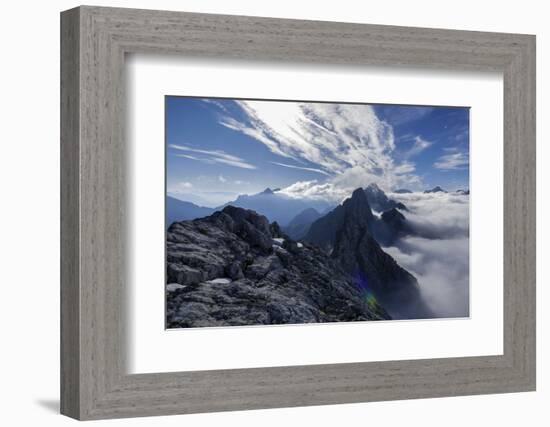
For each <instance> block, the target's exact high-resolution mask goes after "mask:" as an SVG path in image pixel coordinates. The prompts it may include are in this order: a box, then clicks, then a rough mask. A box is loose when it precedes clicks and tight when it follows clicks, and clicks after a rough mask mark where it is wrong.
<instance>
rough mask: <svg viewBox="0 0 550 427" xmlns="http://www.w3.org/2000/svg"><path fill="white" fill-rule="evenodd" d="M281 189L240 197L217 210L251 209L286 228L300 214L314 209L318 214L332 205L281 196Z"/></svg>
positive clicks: (266, 190)
mask: <svg viewBox="0 0 550 427" xmlns="http://www.w3.org/2000/svg"><path fill="white" fill-rule="evenodd" d="M278 190H279V189H274V190H272V189H271V188H266V189H265V190H264V191H262V192H261V193H258V194H252V195H246V194H244V195H240V196H239V197H237V199H236V200H234V201H232V202H227V203H225V204H224V205H222V206H220V207H218V208H216V210H222V209H223V208H224V207H226V206H229V205H231V206H236V207H240V208H245V209H251V210H253V211H256V212H257V213H259V214H261V215H264V216H266V217H267V218H268V219H269V221H271V222H273V221H276V222H277V223H278V224H279V225H281V226H283V227H284V226H286V225H288V224H289V223H290V221H292V219H293V218H294V217H295V216H296V215H298V214H299V213H300V212H303V211H304V210H306V209H308V208H313V209H315V210H317V211H318V212H322V211H324V210H325V209H327V208H328V207H329V206H330V204H329V203H328V202H325V201H322V200H310V199H305V198H302V199H298V198H293V197H289V196H286V195H284V194H281V193H280V192H279V191H278Z"/></svg>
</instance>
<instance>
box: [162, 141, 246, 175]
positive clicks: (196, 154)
mask: <svg viewBox="0 0 550 427" xmlns="http://www.w3.org/2000/svg"><path fill="white" fill-rule="evenodd" d="M168 147H170V148H172V149H174V150H177V151H180V152H183V154H181V153H180V154H174V155H175V156H176V157H183V158H186V159H191V160H198V161H201V162H204V163H210V164H213V163H222V164H225V165H229V166H234V167H237V168H241V169H256V166H255V165H253V164H251V163H248V162H246V161H245V160H244V159H242V158H241V157H238V156H235V155H233V154H228V153H226V152H225V151H222V150H204V149H199V148H194V147H189V146H187V145H178V144H170V145H169V146H168ZM189 153H192V154H189Z"/></svg>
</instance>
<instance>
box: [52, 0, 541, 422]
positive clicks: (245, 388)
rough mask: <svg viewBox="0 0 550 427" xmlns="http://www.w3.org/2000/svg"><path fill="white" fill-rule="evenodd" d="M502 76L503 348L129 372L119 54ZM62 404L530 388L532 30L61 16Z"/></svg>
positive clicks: (65, 408)
mask: <svg viewBox="0 0 550 427" xmlns="http://www.w3.org/2000/svg"><path fill="white" fill-rule="evenodd" d="M134 52H139V53H143V52H150V53H169V54H179V55H187V56H188V57H189V56H193V57H198V56H202V57H222V58H235V59H262V60H277V61H281V60H284V61H295V62H301V63H329V64H344V65H351V66H353V65H363V64H370V65H372V64H374V65H389V66H395V67H400V66H417V67H432V68H439V69H441V68H444V69H450V70H490V71H499V72H502V73H503V75H504V171H505V174H504V337H503V338H504V354H503V355H501V356H487V357H465V358H447V359H427V360H411V361H390V362H370V363H352V364H332V365H321V366H319V365H317V366H293V367H274V368H260V369H235V370H219V371H203V372H179V373H157V374H139V375H128V374H127V373H126V371H125V369H124V367H125V342H126V335H125V324H124V307H125V304H124V296H125V292H124V289H125V277H126V274H125V271H126V270H125V268H126V264H125V233H126V228H125V226H124V217H125V209H126V207H125V206H126V204H125V191H126V185H125V179H126V175H125V154H124V153H125V139H124V118H125V114H124V102H125V101H124V100H125V93H124V92H125V84H124V58H125V54H126V53H134ZM61 166H62V169H61V230H62V234H61V273H62V274H61V412H62V413H63V414H66V415H68V416H71V417H74V418H77V419H99V418H115V417H133V416H148V415H166V414H183V413H194V412H212V411H228V410H242V409H256V408H273V407H284V406H287V407H289V406H302V405H323V404H335V403H347V402H364V401H378V400H390V399H410V398H423V397H435V396H456V395H467V394H482V393H503V392H517V391H528V390H534V389H535V37H534V36H531V35H519V34H497V33H484V32H469V31H452V30H439V29H425V28H407V27H391V26H378V25H358V24H347V23H335V22H315V21H300V20H282V19H269V18H256V17H243V16H223V15H208V14H195V13H181V12H164V11H148V10H132V9H113V8H101V7H87V6H83V7H79V8H76V9H71V10H68V11H66V12H63V13H62V15H61Z"/></svg>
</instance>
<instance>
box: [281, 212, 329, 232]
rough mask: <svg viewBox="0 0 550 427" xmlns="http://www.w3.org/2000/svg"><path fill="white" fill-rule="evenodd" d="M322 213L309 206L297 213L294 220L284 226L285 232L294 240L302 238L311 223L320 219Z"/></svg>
mask: <svg viewBox="0 0 550 427" xmlns="http://www.w3.org/2000/svg"><path fill="white" fill-rule="evenodd" d="M320 217H321V214H320V213H319V212H317V211H316V210H315V209H313V208H307V209H305V210H303V211H302V212H300V213H299V214H298V215H296V216H295V217H294V218H293V219H292V221H290V222H289V223H288V225H287V226H286V227H284V232H285V233H286V234H288V235H289V236H290V237H291V238H293V239H294V240H300V239H301V238H302V237H304V236H305V234H306V233H307V232H308V230H309V227H310V226H311V224H312V223H313V222H314V221H315V220H317V219H319V218H320Z"/></svg>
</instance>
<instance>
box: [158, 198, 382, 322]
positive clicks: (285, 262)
mask: <svg viewBox="0 0 550 427" xmlns="http://www.w3.org/2000/svg"><path fill="white" fill-rule="evenodd" d="M274 239H277V240H274ZM281 242H282V243H281ZM167 276H168V277H167V283H169V284H171V285H172V286H170V292H167V324H168V327H169V328H178V327H197V326H230V325H255V324H278V323H317V322H338V321H352V320H381V319H389V318H390V316H389V315H388V313H387V312H386V311H385V310H384V308H382V306H381V305H379V304H378V302H377V301H376V299H375V298H373V297H372V295H368V294H367V293H366V292H365V289H363V288H361V287H360V286H358V285H357V283H356V282H355V281H354V280H353V279H352V278H351V276H350V275H349V274H348V273H346V271H344V270H343V269H342V268H341V267H340V266H339V264H338V262H337V261H336V260H334V259H331V258H330V257H329V256H328V255H327V254H326V253H325V252H323V251H322V250H321V249H319V248H317V247H315V246H313V245H309V244H301V245H298V244H297V243H296V242H295V241H293V240H292V239H290V238H289V237H288V236H286V235H285V234H283V233H282V232H281V230H280V228H279V226H278V225H277V224H276V223H272V224H269V222H268V220H267V219H266V218H265V217H264V216H261V215H258V214H257V213H255V212H254V211H250V210H245V209H241V208H236V207H233V206H227V207H225V208H224V209H223V211H221V212H215V213H214V214H212V215H211V216H209V217H206V218H201V219H196V220H193V221H183V222H176V223H174V224H172V225H171V226H170V228H169V229H168V233H167ZM216 279H218V280H216ZM221 279H225V280H221ZM174 284H179V285H182V287H181V288H180V287H178V286H175V285H174Z"/></svg>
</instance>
